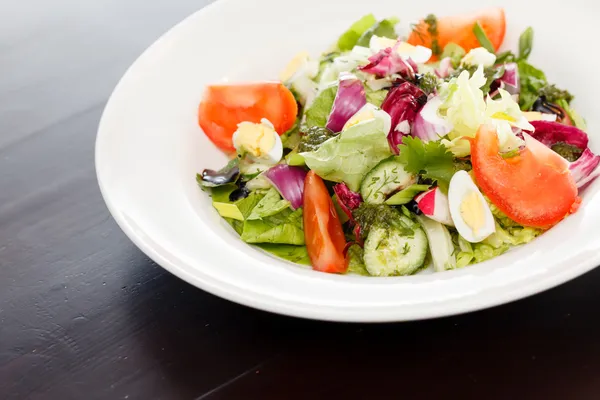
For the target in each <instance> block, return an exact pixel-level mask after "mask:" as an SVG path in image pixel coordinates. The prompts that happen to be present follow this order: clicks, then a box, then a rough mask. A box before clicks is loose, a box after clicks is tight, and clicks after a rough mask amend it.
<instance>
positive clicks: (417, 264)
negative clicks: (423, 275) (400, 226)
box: [364, 216, 427, 276]
mask: <svg viewBox="0 0 600 400" xmlns="http://www.w3.org/2000/svg"><path fill="white" fill-rule="evenodd" d="M400 218H401V221H402V223H404V224H406V225H407V226H409V227H411V229H413V232H414V234H413V235H412V236H406V235H402V234H401V233H399V232H398V231H397V230H395V229H393V228H391V227H387V228H384V227H374V228H372V229H371V231H370V232H369V236H368V237H367V240H366V241H365V253H364V261H365V266H366V268H367V271H368V272H369V274H371V275H373V276H395V275H411V274H413V273H415V272H416V271H417V270H419V268H421V267H422V266H423V264H424V263H425V257H426V256H427V236H426V235H425V232H423V229H421V227H419V226H418V225H417V224H415V223H414V222H412V221H411V220H410V219H409V218H407V217H405V216H402V217H400Z"/></svg>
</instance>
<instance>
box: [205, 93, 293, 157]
mask: <svg viewBox="0 0 600 400" xmlns="http://www.w3.org/2000/svg"><path fill="white" fill-rule="evenodd" d="M297 114H298V104H297V103H296V100H295V99H294V95H293V94H292V92H290V90H289V89H288V88H286V87H285V86H284V85H283V84H282V83H281V82H260V83H247V84H226V85H211V86H208V87H207V88H206V92H205V93H204V98H203V99H202V102H200V107H199V110H198V122H199V124H200V127H201V128H202V130H203V131H204V133H205V134H206V136H208V138H209V139H210V140H211V141H212V142H213V143H214V144H215V145H217V147H219V148H220V149H221V150H224V151H234V150H235V149H234V147H233V141H232V139H231V137H232V136H233V133H234V132H235V131H236V129H237V125H238V124H239V123H240V122H244V121H248V122H254V123H258V122H260V120H261V119H262V118H266V119H268V120H269V121H271V123H272V124H273V126H275V130H276V131H277V133H279V134H280V135H281V134H283V133H285V132H286V131H287V130H289V129H290V128H291V127H292V126H293V125H294V122H295V121H296V116H297Z"/></svg>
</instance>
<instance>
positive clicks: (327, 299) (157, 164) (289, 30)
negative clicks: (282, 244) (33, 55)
mask: <svg viewBox="0 0 600 400" xmlns="http://www.w3.org/2000/svg"><path fill="white" fill-rule="evenodd" d="M488 3H489V4H488ZM503 3H504V6H505V8H506V12H507V21H508V28H507V29H508V34H507V37H506V41H505V43H506V44H509V45H511V46H512V47H514V46H516V42H517V38H518V35H519V34H520V32H521V31H522V30H523V29H524V28H525V27H526V26H527V25H532V26H534V28H535V32H536V37H535V45H534V50H533V55H532V57H531V62H532V63H534V64H535V65H539V66H540V67H541V68H543V69H544V71H545V72H546V73H547V75H548V78H549V80H550V81H552V82H556V83H557V84H559V85H560V86H561V87H565V88H568V89H569V90H571V91H572V92H574V93H575V95H576V96H577V102H576V106H577V108H578V110H579V111H581V113H582V114H583V115H584V116H586V117H587V118H588V122H589V127H590V131H591V132H594V130H596V129H598V127H599V126H600V121H599V115H598V112H597V111H596V110H595V108H596V107H597V102H598V93H600V80H598V79H596V77H597V66H598V65H599V64H598V52H596V51H594V50H593V49H594V48H595V47H594V40H595V39H594V38H596V37H597V35H598V28H597V21H596V19H597V15H598V8H599V6H598V5H597V4H596V3H590V2H588V1H585V0H576V1H571V2H569V6H568V7H564V6H563V3H559V2H556V4H551V3H552V2H550V3H549V2H548V1H545V2H540V3H539V4H533V3H532V2H524V1H521V0H519V1H516V0H515V1H504V2H503ZM489 5H493V4H492V2H490V1H487V0H486V1H482V0H469V1H461V2H460V5H456V2H447V1H445V0H444V1H443V0H435V1H434V0H430V1H427V2H415V1H411V2H399V1H377V2H367V1H364V0H345V1H344V2H343V4H342V3H340V2H337V1H336V2H333V1H332V2H325V1H323V0H305V1H302V2H292V1H283V0H255V1H246V0H221V1H218V2H217V3H214V4H212V5H210V6H208V7H206V8H205V9H203V10H201V11H199V12H198V13H196V14H194V15H192V16H191V17H189V18H188V19H186V20H185V21H183V22H182V23H181V24H179V25H177V26H176V27H175V28H173V29H172V30H171V31H169V32H168V33H167V34H165V35H164V36H163V37H162V38H161V39H160V40H158V41H157V42H156V43H155V44H154V45H152V46H151V47H150V48H149V49H148V50H147V51H146V52H145V53H144V54H143V55H142V56H141V57H140V58H139V59H138V60H137V61H136V62H135V64H134V65H133V66H132V67H131V68H130V69H129V71H128V72H127V73H126V74H125V76H124V77H123V79H122V80H121V82H120V83H119V84H118V86H117V88H116V89H115V91H114V93H113V95H112V97H111V99H110V101H109V103H108V105H107V106H106V110H105V112H104V115H103V117H102V121H101V123H100V128H99V132H98V138H97V144H96V167H97V172H98V180H99V182H100V187H101V190H102V193H103V195H104V198H105V200H106V203H107V204H108V207H109V209H110V211H111V212H112V214H113V216H114V217H115V219H116V221H117V223H118V224H119V226H120V227H121V228H122V229H123V230H124V231H125V233H126V234H127V235H128V236H129V238H130V239H131V240H132V241H133V242H134V243H135V244H136V245H137V246H139V247H140V249H142V250H143V251H144V252H145V253H146V254H147V255H148V256H150V257H151V258H152V259H153V260H155V261H156V262H157V263H159V264H160V265H162V266H163V267H164V268H166V269H167V270H169V271H171V272H172V273H173V274H175V275H177V276H179V277H180V278H182V279H184V280H186V281H188V282H189V283H191V284H193V285H195V286H197V287H199V288H202V289H204V290H206V291H209V292H211V293H214V294H216V295H218V296H221V297H224V298H226V299H229V300H233V301H235V302H238V303H242V304H246V305H249V306H251V307H256V308H259V309H263V310H268V311H272V312H277V313H282V314H288V315H294V316H299V317H306V318H315V319H324V320H336V321H365V322H366V321H401V320H411V319H421V318H430V317H437V316H443V315H450V314H456V313H462V312H467V311H472V310H477V309H481V308H485V307H490V306H494V305H497V304H501V303H505V302H508V301H512V300H516V299H519V298H522V297H525V296H528V295H531V294H534V293H537V292H539V291H542V290H545V289H548V288H550V287H553V286H555V285H558V284H560V283H563V282H566V281H568V280H569V279H572V278H574V277H576V276H578V275H580V274H582V273H584V272H586V271H588V270H590V269H592V268H594V267H595V266H596V265H598V264H599V263H600V252H599V249H600V237H599V236H598V222H600V218H599V216H600V195H599V191H600V181H597V182H595V183H594V184H592V185H591V186H590V187H589V188H588V189H587V190H586V191H585V193H584V194H583V205H582V207H581V209H580V211H579V212H578V213H577V214H575V215H573V216H571V217H569V218H568V219H566V220H565V221H563V222H561V223H560V224H559V225H558V226H556V227H555V228H554V229H552V230H550V231H549V232H548V233H546V234H544V235H543V236H541V237H540V238H539V239H537V240H535V241H534V242H533V243H531V244H529V245H527V246H524V247H521V248H518V249H514V250H513V251H511V252H509V253H508V254H506V255H503V256H501V257H498V258H496V259H494V260H491V261H488V262H485V263H482V264H479V265H476V266H472V267H468V268H465V269H462V270H458V271H450V272H445V273H437V274H431V275H419V276H410V277H395V278H365V277H360V276H336V275H328V274H324V273H318V272H314V271H312V270H310V269H306V268H303V267H300V266H296V265H293V264H291V263H287V262H284V261H281V260H278V259H275V258H272V257H271V256H269V255H267V254H264V253H262V252H260V251H258V250H255V249H254V248H251V247H250V246H248V245H246V244H245V243H243V242H242V241H241V240H239V238H238V237H236V234H235V233H234V232H233V231H232V230H231V229H230V228H229V226H228V225H227V224H226V223H225V222H224V221H222V220H221V219H220V217H219V216H218V215H217V213H216V212H215V211H214V209H213V208H212V207H211V204H210V199H209V197H208V196H207V195H206V194H205V193H203V192H201V191H200V190H199V189H198V187H197V185H196V182H195V173H196V172H198V171H201V170H202V169H203V168H207V167H210V168H218V167H220V166H222V165H223V164H224V163H225V162H226V158H225V156H224V155H223V154H221V153H220V152H219V151H218V150H217V149H216V148H215V147H214V146H213V145H212V144H211V143H210V142H209V141H208V140H207V139H206V137H205V136H204V135H203V133H202V132H201V131H200V129H199V128H198V125H197V123H196V109H197V105H198V103H199V101H200V98H201V95H202V93H203V88H204V86H205V85H207V84H209V83H213V82H220V81H240V80H253V79H268V78H271V79H272V78H276V77H277V74H278V72H279V70H280V69H281V68H282V67H283V66H284V65H285V64H286V62H287V61H288V60H289V59H290V58H291V57H292V56H293V55H294V54H296V53H297V52H299V51H301V50H305V49H306V50H308V51H310V52H312V53H314V54H318V53H319V52H321V51H323V50H325V49H326V48H327V47H328V46H329V45H330V44H331V43H332V42H334V41H335V40H336V39H337V37H338V35H339V34H340V33H341V32H343V31H344V30H345V29H346V28H347V27H348V26H349V25H350V24H351V23H352V22H353V21H355V20H356V19H358V18H359V17H361V16H362V15H364V14H366V13H369V12H373V13H375V15H376V16H377V17H379V18H383V17H387V16H392V15H397V16H399V17H401V18H402V19H403V20H404V21H406V22H407V23H408V22H410V21H412V20H416V19H417V18H418V17H420V16H423V15H426V14H427V13H429V12H435V13H436V14H440V15H442V14H450V13H457V12H463V11H470V10H475V9H478V8H482V7H486V6H489ZM540 9H542V10H543V13H540V12H539V10H540ZM591 76H593V77H594V78H590V77H591ZM592 144H593V145H597V144H598V138H597V137H593V138H592ZM594 147H595V150H598V147H597V146H594Z"/></svg>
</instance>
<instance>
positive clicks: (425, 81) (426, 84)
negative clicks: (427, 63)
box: [419, 72, 440, 94]
mask: <svg viewBox="0 0 600 400" xmlns="http://www.w3.org/2000/svg"><path fill="white" fill-rule="evenodd" d="M439 86H440V81H439V79H438V77H437V76H435V75H434V74H432V73H431V72H427V73H425V74H423V75H420V76H419V87H420V88H421V90H422V91H424V92H425V94H431V93H434V92H435V91H436V90H437V89H438V87H439Z"/></svg>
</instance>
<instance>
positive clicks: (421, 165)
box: [398, 136, 456, 190]
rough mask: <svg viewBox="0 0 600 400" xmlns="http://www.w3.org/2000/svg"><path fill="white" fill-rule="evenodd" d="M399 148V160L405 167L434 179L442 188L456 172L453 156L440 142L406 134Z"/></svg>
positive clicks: (445, 187) (444, 187)
mask: <svg viewBox="0 0 600 400" xmlns="http://www.w3.org/2000/svg"><path fill="white" fill-rule="evenodd" d="M398 147H399V148H400V155H399V156H398V157H399V158H400V161H401V162H402V163H403V164H404V165H405V169H406V171H408V172H411V173H413V174H419V175H422V176H423V177H424V178H428V179H432V180H436V181H437V182H438V186H440V188H441V189H442V190H447V188H448V184H449V183H450V179H451V178H452V175H454V173H455V172H456V167H455V165H454V157H453V156H452V153H450V152H449V151H448V150H447V149H446V146H444V145H443V144H442V143H440V142H427V143H423V141H422V140H421V139H419V138H415V137H411V136H406V137H404V139H403V140H402V144H401V145H400V146H398Z"/></svg>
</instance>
